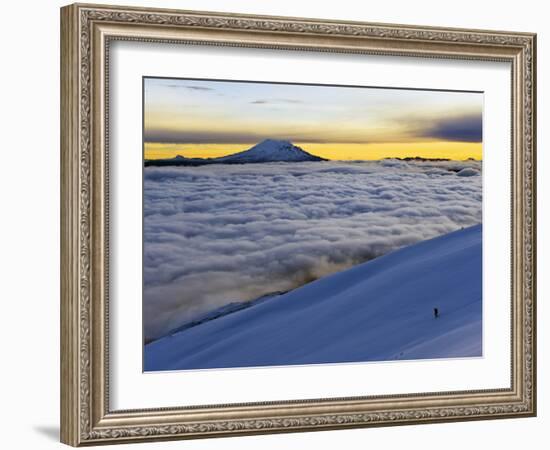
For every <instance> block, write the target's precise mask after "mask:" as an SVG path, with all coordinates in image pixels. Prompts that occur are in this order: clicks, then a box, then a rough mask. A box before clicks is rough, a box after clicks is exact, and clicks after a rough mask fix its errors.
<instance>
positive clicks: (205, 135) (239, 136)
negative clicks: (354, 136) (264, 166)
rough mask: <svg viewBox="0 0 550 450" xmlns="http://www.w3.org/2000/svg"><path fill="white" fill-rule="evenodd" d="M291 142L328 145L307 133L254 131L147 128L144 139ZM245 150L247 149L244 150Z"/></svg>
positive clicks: (323, 140)
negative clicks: (271, 140) (269, 139)
mask: <svg viewBox="0 0 550 450" xmlns="http://www.w3.org/2000/svg"><path fill="white" fill-rule="evenodd" d="M268 137H269V138H271V139H281V140H290V141H293V142H308V143H326V142H327V141H326V140H325V139H322V138H319V136H310V135H308V134H306V133H295V134H292V133H284V134H283V133H271V134H270V135H269V136H266V135H265V134H263V133H255V132H254V131H246V132H219V131H185V130H181V131H179V130H163V129H160V130H159V129H151V128H145V130H144V131H143V139H144V141H145V142H161V143H165V144H242V143H249V144H251V145H252V144H256V143H258V142H261V141H263V140H264V139H266V138H268ZM243 150H245V149H243Z"/></svg>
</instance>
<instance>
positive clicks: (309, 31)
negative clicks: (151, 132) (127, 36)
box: [60, 4, 536, 446]
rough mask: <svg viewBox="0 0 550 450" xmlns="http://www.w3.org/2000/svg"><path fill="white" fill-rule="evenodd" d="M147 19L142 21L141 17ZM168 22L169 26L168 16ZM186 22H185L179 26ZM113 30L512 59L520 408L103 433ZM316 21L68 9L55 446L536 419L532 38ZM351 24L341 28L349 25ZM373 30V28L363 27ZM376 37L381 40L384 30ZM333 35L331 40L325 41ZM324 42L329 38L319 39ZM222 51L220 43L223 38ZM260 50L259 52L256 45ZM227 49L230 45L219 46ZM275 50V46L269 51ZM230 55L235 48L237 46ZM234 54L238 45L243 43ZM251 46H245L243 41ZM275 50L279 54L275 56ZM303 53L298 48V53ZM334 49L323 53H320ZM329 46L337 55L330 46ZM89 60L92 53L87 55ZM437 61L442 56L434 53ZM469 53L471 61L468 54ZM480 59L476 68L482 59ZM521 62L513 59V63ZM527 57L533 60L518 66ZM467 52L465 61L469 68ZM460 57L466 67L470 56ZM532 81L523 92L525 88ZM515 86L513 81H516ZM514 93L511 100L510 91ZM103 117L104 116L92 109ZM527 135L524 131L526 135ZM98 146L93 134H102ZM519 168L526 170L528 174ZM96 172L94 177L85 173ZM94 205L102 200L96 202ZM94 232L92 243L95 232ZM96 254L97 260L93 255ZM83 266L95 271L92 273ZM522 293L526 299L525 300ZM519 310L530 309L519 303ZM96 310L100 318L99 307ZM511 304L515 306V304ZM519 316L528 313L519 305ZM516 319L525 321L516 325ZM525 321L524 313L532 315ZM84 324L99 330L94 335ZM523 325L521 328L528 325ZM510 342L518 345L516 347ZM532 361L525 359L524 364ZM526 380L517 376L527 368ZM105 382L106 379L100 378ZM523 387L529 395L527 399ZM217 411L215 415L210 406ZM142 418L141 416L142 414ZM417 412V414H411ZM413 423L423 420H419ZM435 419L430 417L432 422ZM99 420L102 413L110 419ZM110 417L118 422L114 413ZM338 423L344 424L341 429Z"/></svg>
mask: <svg viewBox="0 0 550 450" xmlns="http://www.w3.org/2000/svg"><path fill="white" fill-rule="evenodd" d="M145 13H149V14H145ZM172 15H173V16H174V17H172ZM180 19H186V20H188V22H185V23H183V22H181V21H180ZM101 22H103V23H106V22H114V23H116V24H119V23H121V24H122V23H123V24H130V23H131V24H133V25H135V24H138V25H143V26H148V25H160V26H163V27H167V29H168V28H169V27H171V26H177V27H179V26H182V27H185V28H189V29H193V30H199V29H202V30H203V31H204V30H206V31H208V32H210V31H213V30H215V29H222V30H224V29H228V30H230V31H231V32H233V31H239V32H240V31H242V30H244V29H249V28H251V31H254V32H258V35H257V36H265V35H266V33H267V34H270V33H274V34H279V33H280V34H281V36H288V34H287V32H289V31H290V34H296V35H297V36H298V35H299V36H313V35H315V36H322V37H327V36H328V35H329V34H332V36H337V37H347V36H349V37H351V38H353V37H354V36H356V31H357V29H358V31H357V33H358V35H362V38H365V39H371V38H373V39H377V38H380V37H383V38H384V39H387V40H390V41H399V42H401V43H403V42H415V43H416V44H418V45H423V50H422V51H421V53H426V54H428V53H432V54H434V55H436V54H438V53H439V52H436V51H428V48H427V47H426V46H427V44H428V43H429V44H430V45H431V43H432V42H435V43H439V41H441V43H445V45H447V46H448V45H454V43H455V42H456V40H455V39H457V40H458V42H459V43H460V44H461V45H468V46H473V47H485V48H490V47H494V48H499V49H501V50H503V49H509V50H510V52H508V53H507V55H506V57H507V58H509V57H510V56H511V55H512V52H513V53H514V54H515V62H516V64H518V66H516V67H517V71H518V72H520V73H517V72H516V74H517V75H520V76H519V79H521V82H520V84H519V86H518V87H517V88H518V89H519V93H518V95H519V96H520V97H521V98H522V100H523V101H522V102H521V103H520V104H519V105H517V109H518V113H519V118H520V120H519V122H520V124H521V126H520V127H519V129H518V130H517V131H518V132H520V133H521V136H522V138H521V139H518V140H516V141H515V143H516V144H517V146H516V145H514V148H515V149H517V150H518V151H519V153H520V154H521V155H520V164H518V169H520V172H521V173H520V175H521V176H520V179H519V180H517V181H519V182H520V184H519V186H517V185H516V186H517V187H518V191H517V192H518V194H517V195H518V197H521V201H520V202H519V208H520V211H518V221H519V224H520V228H521V230H522V232H521V234H520V235H518V236H516V238H515V239H517V240H516V242H518V241H519V243H520V244H519V247H520V248H521V249H522V252H521V254H522V255H521V256H520V261H521V262H522V264H520V266H521V268H522V269H523V270H524V273H525V271H526V272H527V273H528V274H529V276H528V277H527V279H525V278H523V276H522V277H521V278H522V281H523V282H522V283H521V284H522V286H523V287H524V289H525V290H523V291H522V289H521V288H520V289H519V292H518V297H519V298H520V299H521V300H520V305H521V307H519V308H518V309H519V310H520V311H521V317H520V318H519V319H520V321H519V322H518V325H519V330H518V328H517V327H516V328H515V329H516V330H518V333H520V334H521V335H522V339H518V340H519V341H521V343H522V344H523V345H520V346H518V354H519V355H520V357H519V358H516V364H521V365H522V371H520V374H521V375H523V376H521V377H518V378H517V380H516V382H517V383H519V386H520V387H521V389H520V390H519V393H518V394H519V397H518V398H510V400H509V403H506V404H502V405H501V404H497V405H491V404H487V403H486V402H482V403H481V404H473V405H471V406H470V407H462V406H461V407H458V406H456V405H454V406H453V405H450V406H449V407H445V408H441V407H439V409H433V408H432V409H433V411H432V409H429V410H426V411H424V412H425V415H424V414H422V411H421V410H419V409H416V410H415V409H407V408H405V409H401V408H400V409H398V410H395V411H389V412H387V411H384V412H378V411H377V412H374V413H364V412H362V411H360V412H358V413H356V414H354V413H353V412H351V413H346V414H344V413H342V412H336V413H335V414H332V415H326V414H323V415H313V413H312V414H306V415H305V416H292V417H287V418H285V417H284V416H283V417H282V418H273V417H260V418H258V419H251V418H238V419H235V420H227V421H218V420H216V419H214V420H212V421H200V422H188V423H181V422H176V423H169V422H165V421H164V420H161V421H160V422H159V423H149V422H147V421H145V422H144V423H140V424H137V423H136V424H135V425H134V426H130V427H128V426H127V425H126V424H123V423H121V422H117V420H116V419H117V417H113V418H112V419H114V420H113V422H112V423H105V424H103V425H102V420H103V419H105V418H106V416H105V413H107V412H108V411H105V410H104V406H105V404H103V403H99V402H98V401H99V400H101V402H103V401H107V402H108V398H107V399H105V397H103V399H99V400H98V396H104V395H105V394H106V391H105V389H104V385H103V382H104V380H103V381H102V380H99V379H98V374H101V373H102V368H103V366H102V365H97V364H98V363H97V361H94V359H97V358H102V357H103V356H102V355H103V353H102V352H99V353H98V351H97V348H98V344H100V343H101V342H102V339H104V338H105V335H104V333H103V331H101V330H99V331H98V327H97V325H98V323H97V318H98V317H103V315H102V314H103V313H104V311H103V310H102V306H101V304H99V305H98V304H97V302H98V301H99V302H100V303H101V298H100V296H99V297H98V289H99V290H100V289H101V286H102V285H101V283H99V284H97V283H96V282H95V281H94V280H95V279H96V277H97V276H101V270H100V271H99V272H97V271H96V270H95V269H94V262H95V264H97V263H98V259H97V257H98V256H99V255H98V253H97V252H96V251H97V249H96V248H95V244H94V242H95V243H97V239H98V236H99V235H100V234H101V233H100V232H101V227H99V222H98V220H99V219H101V217H99V216H97V215H95V214H94V211H96V208H97V205H98V203H97V201H98V194H100V193H99V192H97V191H96V188H97V181H94V180H96V177H97V176H98V173H97V171H100V172H101V170H102V169H103V166H102V164H101V162H102V160H100V159H97V155H95V158H94V154H95V152H97V147H96V146H97V145H98V142H99V141H98V134H97V131H98V129H97V126H98V120H99V122H101V116H97V113H98V111H97V108H98V105H100V103H97V97H96V95H97V92H95V93H94V91H95V90H96V89H97V86H96V85H95V80H94V78H95V76H96V75H97V73H96V69H98V68H97V67H95V68H94V67H93V66H94V64H92V60H93V59H94V58H93V57H92V54H93V51H94V50H93V47H94V46H95V47H97V42H96V43H95V44H94V42H93V41H94V33H92V31H93V30H92V29H91V28H92V27H91V25H93V24H94V23H101ZM338 24H339V22H336V21H334V22H332V21H324V20H321V19H302V18H290V17H284V18H282V17H281V18H276V17H269V16H252V15H240V14H230V13H210V12H206V13H205V12H203V13H201V12H192V11H179V10H159V9H155V8H153V9H149V8H147V9H145V8H132V7H117V6H109V5H83V4H74V5H70V6H66V7H64V8H62V9H61V280H60V281H61V441H62V442H64V443H66V444H69V445H72V446H80V445H97V444H112V443H122V442H138V441H143V440H148V441H154V440H166V439H186V438H187V439H190V438H191V439H192V438H200V437H216V436H232V435H253V434H264V433H278V432H296V431H317V430H321V429H339V428H344V427H345V428H349V427H366V426H388V425H397V424H414V423H435V422H447V421H457V420H475V419H491V418H499V417H521V416H523V417H526V416H532V415H534V414H536V359H535V349H536V322H535V319H536V316H535V312H536V311H535V306H536V305H535V295H536V292H535V288H536V286H535V269H536V260H535V258H536V249H535V248H534V245H535V243H536V240H535V238H536V223H535V219H536V211H535V207H536V205H535V204H534V202H535V200H536V192H535V189H536V179H535V176H536V170H535V167H536V159H535V157H536V153H535V146H536V142H535V140H536V131H535V125H536V121H535V115H536V112H535V106H536V98H535V95H536V84H535V83H536V53H535V52H536V36H535V35H534V34H532V33H513V32H496V31H495V32H491V31H489V30H487V31H485V30H460V29H450V30H447V29H446V28H435V27H434V28H431V27H415V26H405V25H393V24H367V23H360V22H355V23H347V24H346V23H342V25H341V26H339V25H338ZM348 25H349V26H348ZM366 27H371V28H366ZM383 29H385V30H383ZM333 33H336V34H333ZM327 39H328V37H327ZM222 41H223V39H222ZM264 43H265V42H264ZM228 45H233V44H228ZM271 45H272V46H273V48H278V47H277V45H275V44H271ZM237 46H239V45H238V44H237ZM243 46H247V45H246V44H243ZM252 46H254V42H253V43H252ZM280 48H284V46H281V47H280ZM297 48H298V49H299V48H300V47H299V46H298V47H297ZM328 48H329V50H328V51H331V48H332V46H329V47H328ZM334 48H337V46H334ZM96 50H97V48H96ZM444 53H446V51H445V50H443V51H442V52H441V54H444ZM474 53H475V52H474ZM490 53H491V52H488V54H487V55H485V54H483V55H482V54H481V53H480V54H479V55H478V56H480V57H481V59H484V57H483V56H484V55H485V57H487V56H490ZM518 53H519V55H518ZM526 53H527V55H530V56H531V58H525V56H526ZM475 56H476V55H475V54H474V55H473V57H472V59H475ZM467 59H470V57H468V58H467ZM526 79H527V80H528V81H529V82H526V81H527V80H526ZM518 81H519V80H518ZM515 92H517V91H515ZM99 109H101V108H99ZM526 125H527V126H530V129H528V130H527V129H526ZM99 137H101V134H99ZM526 166H527V167H526ZM94 172H95V173H94ZM100 204H101V202H100ZM98 232H99V234H98ZM100 253H101V252H100ZM91 265H92V267H90V266H91ZM522 294H523V295H522ZM525 302H527V304H526V303H525ZM98 306H99V308H98ZM518 306H519V305H518ZM526 306H527V307H526ZM523 313H525V314H526V316H527V317H525V316H523ZM530 313H531V314H530ZM92 319H93V320H96V322H95V325H94V323H92ZM526 319H527V320H526ZM518 343H519V342H518ZM526 355H527V356H528V357H529V359H528V360H527V361H526V360H525V356H526ZM525 369H526V372H527V373H525V371H524V370H525ZM103 375H105V374H104V373H103ZM524 388H527V389H524ZM217 406H223V405H217ZM143 413H144V414H145V416H146V417H147V415H148V414H150V411H143ZM413 413H415V414H416V415H415V414H413ZM419 414H420V415H419ZM438 414H439V415H438ZM107 415H108V414H107ZM115 416H117V415H115ZM340 419H341V420H340Z"/></svg>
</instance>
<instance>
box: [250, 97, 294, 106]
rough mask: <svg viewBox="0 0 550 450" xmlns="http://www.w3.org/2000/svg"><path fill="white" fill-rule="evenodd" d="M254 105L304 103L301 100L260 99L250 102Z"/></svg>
mask: <svg viewBox="0 0 550 450" xmlns="http://www.w3.org/2000/svg"><path fill="white" fill-rule="evenodd" d="M250 103H251V104H252V105H276V104H291V105H297V104H300V103H304V102H303V101H301V100H296V99H292V98H277V99H259V100H254V101H252V102H250Z"/></svg>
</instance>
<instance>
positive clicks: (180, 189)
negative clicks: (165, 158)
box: [143, 161, 482, 339]
mask: <svg viewBox="0 0 550 450" xmlns="http://www.w3.org/2000/svg"><path fill="white" fill-rule="evenodd" d="M466 168H470V169H474V170H476V171H478V172H479V171H480V170H481V163H480V162H476V161H468V162H463V163H462V162H456V161H453V162H438V163H427V162H425V163H406V162H403V161H398V162H395V161H383V162H378V163H377V162H361V163H343V162H323V163H295V164H291V165H290V164H284V163H279V164H255V165H236V166H225V165H219V166H202V167H147V168H146V169H145V180H144V215H145V219H144V261H143V264H144V299H143V300H144V324H145V334H146V337H147V339H151V338H155V337H158V336H161V335H163V334H165V333H166V332H167V331H169V330H170V329H172V328H175V327H177V326H179V325H181V324H182V323H184V322H185V321H187V320H190V319H192V318H193V317H196V316H197V315H198V314H201V313H204V312H205V311H207V310H210V309H213V308H216V307H219V306H221V305H224V304H227V303H229V302H233V301H243V300H249V299H254V298H257V297H260V296H261V295H264V294H266V293H269V292H273V291H286V290H289V289H292V288H295V287H297V286H299V285H301V284H303V283H305V282H307V281H311V280H314V279H316V278H319V277H323V276H325V275H327V274H330V273H333V272H335V271H338V270H344V269H347V268H349V267H351V266H353V265H355V264H358V263H360V262H363V261H366V260H369V259H371V258H374V257H376V256H379V255H382V254H384V253H386V252H388V251H390V250H393V249H396V248H399V247H402V246H405V245H408V244H412V243H414V242H417V241H419V240H423V239H428V238H431V237H434V236H437V235H440V234H444V233H447V232H450V231H453V230H456V229H458V228H460V227H463V226H464V227H466V226H469V225H472V224H475V223H479V222H481V195H482V194H481V192H482V191H481V177H480V176H471V177H462V176H456V174H455V172H456V171H459V170H462V169H466Z"/></svg>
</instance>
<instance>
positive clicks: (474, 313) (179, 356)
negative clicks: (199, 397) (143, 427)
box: [144, 225, 482, 371]
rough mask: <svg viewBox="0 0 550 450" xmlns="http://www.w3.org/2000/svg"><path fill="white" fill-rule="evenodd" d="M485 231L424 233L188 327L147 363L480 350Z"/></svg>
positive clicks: (217, 363) (371, 357)
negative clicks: (363, 260) (414, 241)
mask: <svg viewBox="0 0 550 450" xmlns="http://www.w3.org/2000/svg"><path fill="white" fill-rule="evenodd" d="M481 238H482V228H481V225H475V226H473V227H469V228H466V229H463V230H459V231H456V232H453V233H449V234H446V235H443V236H440V237H437V238H435V239H430V240H427V241H422V242H420V243H418V244H414V245H411V246H408V247H405V248H402V249H400V250H397V251H394V252H391V253H389V254H387V255H384V256H382V257H379V258H376V259H374V260H372V261H369V262H366V263H364V264H360V265H357V266H355V267H353V268H351V269H348V270H345V271H342V272H338V273H335V274H333V275H330V276H327V277H324V278H321V279H319V280H316V281H313V282H311V283H309V284H306V285H304V286H302V287H301V288H298V289H295V290H293V291H290V292H288V293H286V294H282V295H279V296H275V297H272V298H269V299H267V300H266V301H263V302H260V303H258V304H257V305H253V306H251V307H249V308H246V309H242V310H239V311H236V312H233V313H230V314H227V315H224V316H222V317H218V318H216V319H215V320H211V321H207V322H204V323H201V324H199V325H197V326H194V327H191V328H186V329H184V330H182V331H180V332H177V333H175V334H173V335H170V336H166V337H163V338H161V339H159V340H156V341H154V342H152V343H150V344H147V345H146V346H145V352H144V369H145V370H146V371H153V370H174V369H176V370H177V369H203V368H222V367H250V366H269V365H290V364H318V363H336V362H354V361H355V362H357V361H383V360H394V359H425V358H445V357H472V356H481V354H482V348H481V345H482V323H481V318H482V299H481V297H482V283H481V271H482V266H481V264H482V246H481V242H482V239H481ZM434 307H437V308H438V309H439V312H440V317H439V318H434V316H433V308H434Z"/></svg>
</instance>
